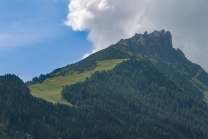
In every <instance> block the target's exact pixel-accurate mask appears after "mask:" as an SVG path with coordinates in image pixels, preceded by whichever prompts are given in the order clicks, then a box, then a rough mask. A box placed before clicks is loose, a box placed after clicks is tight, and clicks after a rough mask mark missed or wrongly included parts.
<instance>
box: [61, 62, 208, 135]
mask: <svg viewBox="0 0 208 139" xmlns="http://www.w3.org/2000/svg"><path fill="white" fill-rule="evenodd" d="M195 91H196V90H193V89H191V88H187V87H184V85H179V84H177V83H176V82H174V81H173V80H171V79H170V78H168V77H167V76H165V75H164V74H163V73H162V72H160V71H159V70H158V69H157V68H156V67H154V65H153V64H151V62H150V61H148V60H144V59H139V60H136V59H134V58H131V60H129V61H126V62H123V63H121V64H119V65H118V66H116V67H115V68H114V69H113V70H111V71H103V72H96V73H94V74H93V75H92V76H91V77H90V78H87V79H86V81H85V82H82V83H77V84H74V85H71V86H66V87H65V88H64V89H63V91H62V95H63V97H64V98H65V99H66V100H68V101H69V102H70V103H72V104H74V105H76V106H77V107H78V108H81V109H84V110H85V111H88V112H89V115H91V116H90V117H92V118H93V119H94V120H93V121H96V120H98V121H99V122H98V123H96V125H97V126H98V127H99V129H98V130H97V133H103V132H105V134H102V135H100V134H98V138H102V137H104V138H110V137H111V136H110V134H109V133H108V132H109V128H110V129H111V127H113V128H112V129H113V130H114V132H115V134H114V137H118V138H122V137H123V138H138V137H139V138H145V139H146V138H149V139H153V138H158V139H162V138H164V139H165V138H166V139H167V138H201V139H203V138H207V137H208V134H207V133H208V132H207V131H208V120H207V118H205V117H207V116H208V111H207V110H208V109H207V104H206V103H205V102H204V101H203V100H202V99H201V98H200V97H199V96H197V95H196V92H195ZM103 125H104V126H103ZM106 127H107V128H106ZM92 131H93V129H92ZM89 132H90V131H89ZM123 133H125V134H123ZM108 134H109V135H108Z"/></svg>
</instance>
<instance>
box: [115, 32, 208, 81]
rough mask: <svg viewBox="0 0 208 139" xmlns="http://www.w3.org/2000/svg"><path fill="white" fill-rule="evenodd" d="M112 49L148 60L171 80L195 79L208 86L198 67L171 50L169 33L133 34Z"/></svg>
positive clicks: (177, 51)
mask: <svg viewBox="0 0 208 139" xmlns="http://www.w3.org/2000/svg"><path fill="white" fill-rule="evenodd" d="M112 47H114V48H115V49H120V50H121V51H123V52H126V53H130V54H131V55H134V56H137V57H138V56H139V57H144V58H147V59H149V60H150V61H151V62H152V63H154V64H155V66H157V67H158V68H159V69H160V70H161V71H163V72H165V73H166V74H167V75H169V76H171V77H172V78H176V77H177V76H178V79H177V80H180V77H185V78H187V79H188V78H189V80H190V79H191V78H195V79H197V80H199V81H200V82H202V83H203V84H205V85H208V73H207V72H205V71H204V69H202V68H201V67H200V66H199V65H197V64H194V63H192V62H191V61H189V60H188V59H187V58H186V57H185V55H184V53H183V52H182V51H181V50H180V49H179V48H177V49H175V48H173V45H172V36H171V33H170V32H169V31H165V30H161V31H154V32H152V33H150V34H148V33H147V32H145V33H144V34H135V35H134V36H133V37H131V38H129V39H125V40H124V39H122V40H120V41H119V42H118V43H117V44H115V45H113V46H112ZM184 75H185V76H184Z"/></svg>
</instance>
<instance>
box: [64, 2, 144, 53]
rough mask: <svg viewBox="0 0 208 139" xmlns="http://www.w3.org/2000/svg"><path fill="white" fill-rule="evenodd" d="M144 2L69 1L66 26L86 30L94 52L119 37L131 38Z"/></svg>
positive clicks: (140, 15) (140, 16)
mask: <svg viewBox="0 0 208 139" xmlns="http://www.w3.org/2000/svg"><path fill="white" fill-rule="evenodd" d="M146 2H147V0H146V1H144V0H131V2H129V1H127V0H71V1H70V4H69V14H68V16H67V21H66V22H65V24H66V25H68V26H71V27H72V28H73V30H75V31H89V35H88V39H89V40H91V41H92V42H93V44H94V49H93V51H92V52H96V51H98V50H101V49H103V48H105V47H108V46H109V45H110V44H112V43H115V42H116V41H118V40H120V39H121V38H127V37H130V36H132V35H134V33H135V31H136V30H138V28H140V24H139V21H140V20H141V18H142V15H143V13H144V11H145V4H146Z"/></svg>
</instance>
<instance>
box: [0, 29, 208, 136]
mask: <svg viewBox="0 0 208 139" xmlns="http://www.w3.org/2000/svg"><path fill="white" fill-rule="evenodd" d="M171 38H172V37H171V33H170V32H169V31H164V30H162V31H154V32H152V33H150V34H148V33H147V32H145V33H144V34H135V36H133V37H131V38H129V39H122V40H120V41H119V42H118V43H116V44H114V45H111V46H109V47H108V48H106V49H104V50H101V51H99V52H97V53H94V54H92V55H90V56H89V57H87V58H85V59H83V60H81V61H80V62H77V63H75V64H72V65H67V66H66V67H63V68H59V69H56V70H54V71H53V72H51V73H49V74H46V75H41V76H40V77H35V78H33V80H32V81H30V82H27V85H28V86H27V85H26V84H24V83H23V82H22V81H21V79H19V78H18V77H16V76H14V75H5V76H0V138H15V139H16V138H22V139H24V138H25V139H29V138H33V139H41V138H51V139H53V138H54V139H55V138H62V139H65V138H72V139H89V138H93V139H106V138H108V139H127V138H131V139H137V138H140V139H167V138H170V139H175V138H177V139H190V138H191V139H206V138H208V119H207V118H206V117H208V106H207V98H206V94H207V92H208V84H207V79H208V74H207V72H206V71H204V70H203V69H202V68H201V67H200V66H199V65H197V64H194V63H192V62H191V61H189V60H188V59H187V58H186V57H185V55H184V54H183V52H182V51H181V50H180V49H175V48H173V46H172V40H171ZM28 87H29V88H28ZM30 91H31V92H30ZM34 96H35V97H34ZM41 98H43V99H45V100H47V101H49V102H47V101H45V100H43V99H41ZM51 102H53V103H51ZM63 104H66V105H63Z"/></svg>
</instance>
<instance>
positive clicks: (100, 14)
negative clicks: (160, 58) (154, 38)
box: [65, 0, 208, 71]
mask: <svg viewBox="0 0 208 139" xmlns="http://www.w3.org/2000/svg"><path fill="white" fill-rule="evenodd" d="M207 5H208V1H207V0H197V1H196V0H189V1H181V0H159V1H157V0H70V3H69V14H68V16H67V20H66V22H65V24H66V25H68V26H71V27H72V29H73V30H75V31H88V32H89V34H88V39H89V40H91V41H92V42H93V44H94V49H93V50H92V52H91V53H93V52H96V51H98V50H101V49H103V48H106V47H108V46H109V45H111V44H113V43H116V42H117V41H118V40H120V39H121V38H128V37H131V36H132V35H134V34H135V33H143V32H144V31H148V32H152V31H154V30H161V29H165V30H169V31H171V33H172V36H173V45H174V47H179V48H180V49H182V50H183V51H184V53H185V54H186V56H187V57H188V58H189V59H190V60H192V61H193V62H197V63H199V64H200V65H202V67H204V68H205V69H206V70H207V71H208V65H207V61H206V55H207V52H208V47H207V45H208V39H207V33H208V15H207V14H206V13H208V8H207V7H206V6H207ZM175 37H179V39H175ZM88 55H89V54H86V55H85V57H86V56H88Z"/></svg>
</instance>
